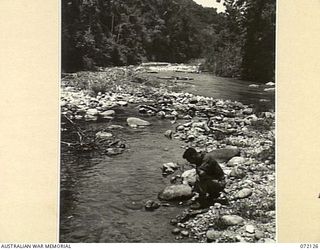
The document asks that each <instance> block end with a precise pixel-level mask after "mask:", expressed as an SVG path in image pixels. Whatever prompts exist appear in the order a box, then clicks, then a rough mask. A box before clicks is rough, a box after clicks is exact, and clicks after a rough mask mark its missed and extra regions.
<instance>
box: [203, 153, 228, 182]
mask: <svg viewBox="0 0 320 250" xmlns="http://www.w3.org/2000/svg"><path fill="white" fill-rule="evenodd" d="M201 157H202V163H201V165H199V166H197V173H198V175H199V176H200V180H201V179H214V180H221V179H223V178H224V172H223V170H222V168H221V167H220V165H219V163H218V162H217V161H216V160H215V154H212V153H211V152H210V153H202V154H201ZM202 171H203V172H204V173H202V174H201V173H200V172H202Z"/></svg>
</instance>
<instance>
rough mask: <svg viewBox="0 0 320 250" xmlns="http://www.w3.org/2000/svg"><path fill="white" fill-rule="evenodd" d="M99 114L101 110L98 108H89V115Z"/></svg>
mask: <svg viewBox="0 0 320 250" xmlns="http://www.w3.org/2000/svg"><path fill="white" fill-rule="evenodd" d="M98 114H99V111H98V110H97V109H88V110H87V115H88V116H97V115H98Z"/></svg>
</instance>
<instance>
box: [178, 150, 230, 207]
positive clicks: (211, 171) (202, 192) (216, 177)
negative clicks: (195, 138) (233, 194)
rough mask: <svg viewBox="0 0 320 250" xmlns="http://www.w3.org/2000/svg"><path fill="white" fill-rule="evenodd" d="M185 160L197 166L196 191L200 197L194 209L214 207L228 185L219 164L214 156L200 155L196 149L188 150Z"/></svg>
mask: <svg viewBox="0 0 320 250" xmlns="http://www.w3.org/2000/svg"><path fill="white" fill-rule="evenodd" d="M183 158H184V159H186V160H187V161H188V162H190V163H192V164H195V165H196V173H197V180H196V183H195V186H194V191H195V192H196V193H198V197H196V200H197V203H195V204H194V205H193V208H198V207H199V208H200V207H206V206H209V205H212V203H214V201H215V200H217V198H219V196H220V193H221V192H222V191H223V190H224V188H225V185H226V181H225V175H224V172H223V170H222V169H221V167H220V165H219V163H218V162H217V161H216V160H215V159H214V155H213V154H210V153H204V152H202V153H200V152H197V151H196V150H195V149H194V148H188V149H187V150H186V151H185V152H184V154H183Z"/></svg>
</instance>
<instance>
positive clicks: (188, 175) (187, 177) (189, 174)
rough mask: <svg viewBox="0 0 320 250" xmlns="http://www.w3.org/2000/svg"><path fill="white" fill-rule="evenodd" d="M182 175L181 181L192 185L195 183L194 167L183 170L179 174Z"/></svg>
mask: <svg viewBox="0 0 320 250" xmlns="http://www.w3.org/2000/svg"><path fill="white" fill-rule="evenodd" d="M181 177H182V183H183V184H187V185H191V186H193V185H194V184H195V183H196V180H197V173H196V169H195V168H194V169H190V170H186V171H184V172H183V174H182V175H181Z"/></svg>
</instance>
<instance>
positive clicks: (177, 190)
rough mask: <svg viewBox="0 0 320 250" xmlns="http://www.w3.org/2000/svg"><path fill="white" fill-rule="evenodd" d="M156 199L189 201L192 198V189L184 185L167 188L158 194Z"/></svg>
mask: <svg viewBox="0 0 320 250" xmlns="http://www.w3.org/2000/svg"><path fill="white" fill-rule="evenodd" d="M158 197H159V199H161V200H166V201H171V200H185V199H189V198H191V197H192V188H191V187H190V186H189V185H184V184H181V185H172V186H168V187H166V188H165V189H163V190H162V191H161V192H160V193H159V195H158Z"/></svg>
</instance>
